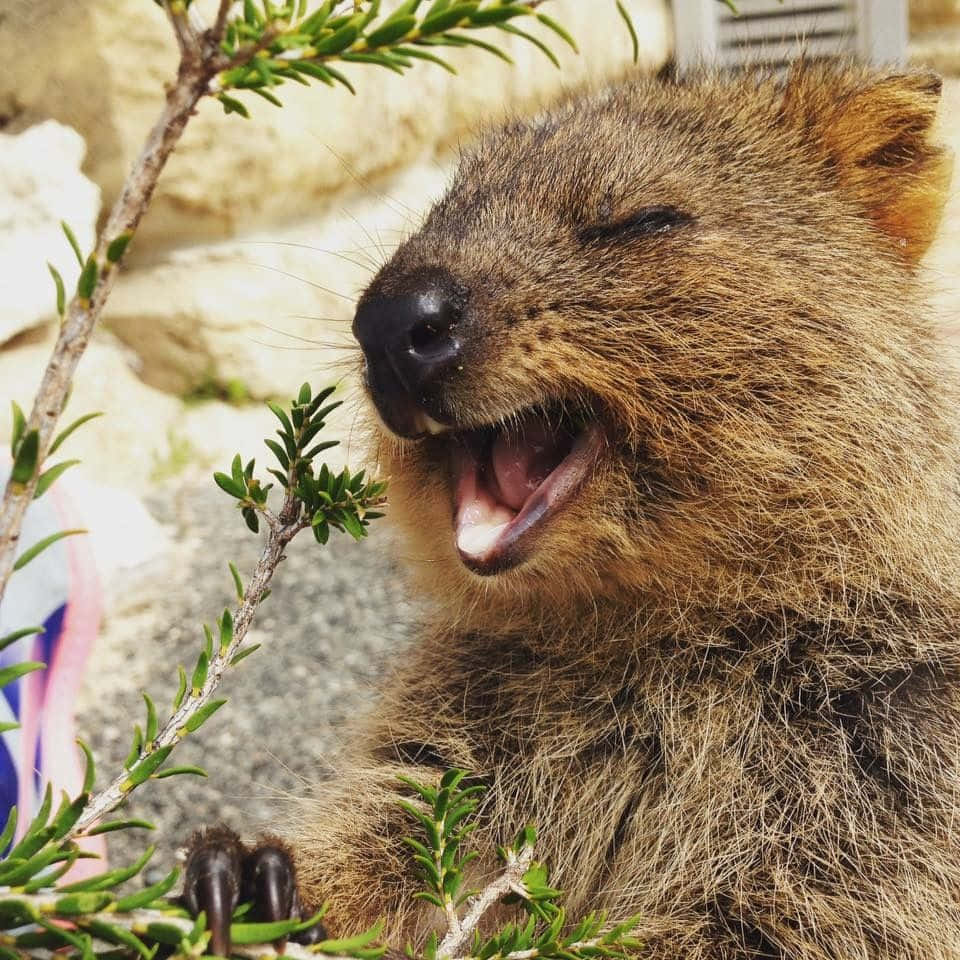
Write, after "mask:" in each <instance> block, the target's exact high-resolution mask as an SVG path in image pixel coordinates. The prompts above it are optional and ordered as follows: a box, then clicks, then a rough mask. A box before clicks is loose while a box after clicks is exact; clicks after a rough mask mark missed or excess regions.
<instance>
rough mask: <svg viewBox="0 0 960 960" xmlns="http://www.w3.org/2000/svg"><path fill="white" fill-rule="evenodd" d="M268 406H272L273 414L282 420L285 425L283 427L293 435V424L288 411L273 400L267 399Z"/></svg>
mask: <svg viewBox="0 0 960 960" xmlns="http://www.w3.org/2000/svg"><path fill="white" fill-rule="evenodd" d="M267 406H268V407H269V408H270V411H271V412H272V413H273V415H274V416H275V417H276V418H277V419H278V420H279V421H280V423H281V424H282V425H283V429H284V431H285V432H286V433H288V434H289V435H290V436H291V437H292V436H293V432H294V431H293V424H292V423H291V422H290V418H289V417H288V416H287V413H286V411H285V410H284V409H283V407H281V406H280V404H278V403H274V402H273V401H272V400H268V401H267Z"/></svg>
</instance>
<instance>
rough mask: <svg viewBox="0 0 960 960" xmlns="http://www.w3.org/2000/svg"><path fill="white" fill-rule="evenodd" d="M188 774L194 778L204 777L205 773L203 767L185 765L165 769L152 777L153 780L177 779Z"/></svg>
mask: <svg viewBox="0 0 960 960" xmlns="http://www.w3.org/2000/svg"><path fill="white" fill-rule="evenodd" d="M184 773H189V774H193V776H195V777H205V776H206V775H207V771H206V770H204V769H203V767H195V766H191V765H189V764H185V765H184V766H181V767H167V769H166V770H161V771H160V772H159V773H155V774H154V775H153V779H154V780H163V779H164V778H166V777H178V776H180V775H181V774H184Z"/></svg>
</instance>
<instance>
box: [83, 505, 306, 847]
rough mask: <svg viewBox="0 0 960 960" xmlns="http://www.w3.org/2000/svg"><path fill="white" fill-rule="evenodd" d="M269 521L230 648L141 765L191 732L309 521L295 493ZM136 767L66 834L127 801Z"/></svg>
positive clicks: (159, 735) (214, 659)
mask: <svg viewBox="0 0 960 960" xmlns="http://www.w3.org/2000/svg"><path fill="white" fill-rule="evenodd" d="M268 523H269V533H268V534H267V540H266V543H265V544H264V546H263V552H262V553H261V554H260V559H259V560H258V561H257V566H256V568H255V569H254V572H253V576H252V577H251V578H250V583H249V584H248V586H247V587H246V589H245V590H244V594H243V600H242V601H241V603H240V606H239V608H238V609H237V613H236V616H235V617H234V622H233V639H232V640H231V642H230V643H229V644H228V645H227V647H226V648H224V649H223V650H217V651H216V652H215V653H214V655H213V657H212V658H211V660H210V665H209V667H208V670H207V677H206V679H205V681H204V683H203V687H202V688H201V689H200V690H199V691H197V692H196V693H195V694H194V693H191V694H190V695H189V696H188V697H187V698H186V699H185V700H184V701H183V703H182V704H181V705H180V707H179V708H178V709H177V710H176V711H175V712H174V713H173V715H172V716H171V717H170V719H169V720H167V722H166V723H165V724H164V725H163V727H162V728H161V730H160V731H159V732H158V733H157V735H156V737H155V738H154V740H153V742H152V744H151V745H150V748H149V750H145V751H144V752H143V754H141V756H140V758H139V759H138V760H137V764H139V763H142V762H143V761H144V760H145V759H146V758H147V757H148V756H151V755H152V754H154V753H156V752H157V751H158V750H162V749H163V748H164V747H169V746H173V745H174V744H176V743H177V742H178V741H179V740H181V739H183V737H184V736H186V735H187V723H188V722H189V721H190V720H191V718H192V717H194V716H196V715H197V713H199V712H200V710H201V708H203V707H204V706H206V704H208V703H209V702H210V700H211V698H212V696H213V694H214V691H215V690H216V689H217V687H218V686H219V685H220V681H221V679H222V678H223V674H224V673H225V671H226V670H227V668H228V667H229V666H230V662H231V661H232V660H233V658H234V657H235V656H236V655H237V654H238V653H239V652H240V650H241V647H242V646H243V641H244V638H245V637H246V635H247V631H248V630H249V629H250V624H251V623H252V622H253V618H254V615H255V614H256V611H257V608H258V607H259V606H260V603H261V601H262V599H263V595H264V592H265V591H266V590H267V588H268V586H269V585H270V581H271V580H272V579H273V575H274V573H275V572H276V569H277V566H278V565H279V563H280V561H281V560H282V559H283V551H284V550H285V549H286V547H287V545H288V544H289V543H290V541H291V540H292V539H293V538H294V537H295V536H296V535H297V534H298V533H299V532H300V531H301V530H304V529H306V527H308V526H309V525H310V520H309V518H306V519H305V518H302V517H300V507H299V502H298V501H297V500H296V498H295V497H294V495H293V494H292V493H287V496H286V499H285V500H284V504H283V507H282V509H281V511H280V516H279V518H278V519H273V518H270V519H269V520H268ZM136 768H137V765H136V764H134V766H132V767H131V768H130V770H124V771H123V772H122V773H120V774H118V775H117V776H116V777H115V778H114V780H113V781H112V782H111V783H110V784H109V786H107V787H106V788H105V789H103V790H101V791H100V792H99V793H97V794H95V795H94V796H93V797H91V798H90V801H89V803H88V804H87V805H86V807H85V808H84V811H83V813H82V814H81V815H80V818H79V819H78V820H77V822H76V823H75V824H74V826H73V829H72V830H71V831H70V832H69V833H68V834H67V839H69V838H71V837H75V836H78V835H80V834H83V833H84V832H85V831H86V830H88V829H89V828H90V827H91V826H93V825H94V824H95V823H96V822H97V821H98V820H100V819H101V818H102V817H104V816H105V815H106V814H108V813H109V812H110V811H111V810H114V809H116V807H118V806H119V805H120V804H121V803H123V801H124V799H125V798H126V796H127V794H129V793H130V791H131V790H132V789H133V784H132V782H131V780H130V777H131V775H132V774H134V773H135V772H136Z"/></svg>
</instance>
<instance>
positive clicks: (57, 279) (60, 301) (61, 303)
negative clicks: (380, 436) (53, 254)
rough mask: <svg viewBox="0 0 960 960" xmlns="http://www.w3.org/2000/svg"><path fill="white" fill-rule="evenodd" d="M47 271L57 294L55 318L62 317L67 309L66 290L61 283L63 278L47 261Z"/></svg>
mask: <svg viewBox="0 0 960 960" xmlns="http://www.w3.org/2000/svg"><path fill="white" fill-rule="evenodd" d="M47 269H48V270H49V271H50V276H51V277H53V285H54V288H55V289H56V292H57V301H56V302H57V316H58V317H62V316H63V313H64V311H65V310H66V309H67V288H66V286H65V285H64V283H63V277H61V276H60V271H59V270H58V269H57V268H56V267H55V266H54V265H53V264H52V263H50V261H49V260H48V261H47Z"/></svg>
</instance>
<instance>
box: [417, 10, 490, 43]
mask: <svg viewBox="0 0 960 960" xmlns="http://www.w3.org/2000/svg"><path fill="white" fill-rule="evenodd" d="M479 6H480V4H479V3H455V4H453V6H450V7H447V8H446V9H445V10H440V11H439V12H437V13H433V14H429V13H428V14H427V16H426V18H425V19H424V21H423V23H421V24H420V34H421V35H422V36H424V37H427V36H429V35H430V34H432V33H445V32H446V31H447V30H451V29H452V28H454V27H457V26H459V25H460V24H461V22H462V21H466V19H467V18H468V17H469V16H471V15H472V14H473V13H474V12H475V11H476V9H477V7H479Z"/></svg>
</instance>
